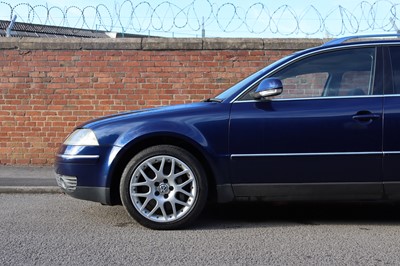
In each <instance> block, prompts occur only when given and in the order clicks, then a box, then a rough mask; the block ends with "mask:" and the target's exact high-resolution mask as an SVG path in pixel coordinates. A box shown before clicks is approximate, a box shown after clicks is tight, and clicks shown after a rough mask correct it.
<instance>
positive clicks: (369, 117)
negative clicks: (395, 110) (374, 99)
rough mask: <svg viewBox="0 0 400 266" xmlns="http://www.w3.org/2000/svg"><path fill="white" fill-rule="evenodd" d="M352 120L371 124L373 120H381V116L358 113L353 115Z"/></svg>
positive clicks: (364, 112) (366, 112)
mask: <svg viewBox="0 0 400 266" xmlns="http://www.w3.org/2000/svg"><path fill="white" fill-rule="evenodd" d="M352 118H353V119H354V120H357V121H359V122H363V123H366V122H372V121H373V120H377V119H379V118H381V115H379V114H373V113H371V112H370V111H359V112H357V114H355V115H353V117H352Z"/></svg>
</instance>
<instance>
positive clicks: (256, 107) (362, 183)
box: [55, 40, 400, 205]
mask: <svg viewBox="0 0 400 266" xmlns="http://www.w3.org/2000/svg"><path fill="white" fill-rule="evenodd" d="M342 42H343V40H341V41H336V42H331V43H328V44H326V45H324V46H321V47H316V48H312V49H308V50H305V51H301V52H298V53H296V54H293V55H290V56H288V57H287V58H284V59H282V60H280V61H278V62H276V63H274V64H272V65H270V66H268V67H266V68H264V69H262V70H260V71H259V72H257V73H255V74H253V75H252V76H250V77H248V78H247V79H245V80H243V81H241V82H239V83H238V84H236V85H234V86H233V87H232V88H230V89H228V90H227V91H225V92H223V93H222V94H220V95H219V96H216V99H209V100H206V101H204V102H199V103H193V104H186V105H177V106H170V107H160V108H153V109H148V110H140V111H134V112H128V113H122V114H117V115H113V116H109V117H104V118H100V119H96V120H93V121H89V122H87V123H85V124H83V125H81V126H79V127H78V128H83V129H90V130H91V131H92V132H94V135H95V137H96V138H97V140H98V145H91V146H90V145H89V146H85V145H66V144H63V145H62V146H61V148H60V151H59V153H58V155H57V159H56V164H55V171H56V173H57V175H58V176H59V178H58V181H59V183H60V186H62V187H63V188H64V191H65V192H66V193H68V194H70V195H71V196H73V197H77V198H81V199H86V200H92V201H97V202H101V203H103V204H109V205H113V204H119V203H120V182H121V175H122V173H123V171H124V169H125V167H126V165H127V164H128V162H129V160H130V159H131V158H132V157H133V156H135V154H137V153H139V152H140V151H142V150H144V149H146V148H148V147H152V146H156V145H174V146H177V147H180V148H182V149H184V150H186V151H188V152H189V153H190V154H193V155H194V156H195V157H196V158H197V159H198V161H199V162H200V163H201V165H202V168H203V169H204V171H205V173H206V175H207V179H208V189H209V197H212V198H214V199H215V200H217V201H218V202H228V201H233V200H235V199H245V200H259V199H263V200H272V201H273V200H385V199H390V200H398V199H399V195H400V193H399V192H400V190H399V188H400V177H399V176H398V172H399V170H400V166H399V165H398V160H399V158H400V147H399V146H400V142H399V141H398V140H397V138H398V136H399V133H400V104H399V103H400V99H399V97H400V96H399V94H398V93H397V83H396V79H397V76H398V73H397V70H396V69H395V68H396V67H395V66H396V64H397V63H395V62H394V61H395V56H396V54H397V52H396V51H397V50H399V49H398V48H397V47H400V42H398V41H382V40H379V41H376V40H375V41H360V42H357V43H342ZM399 54H400V53H399ZM352 56H353V57H354V59H352V58H351V57H352ZM341 57H343V58H348V59H349V61H348V62H345V63H343V60H342V59H341ZM307 60H309V62H308V61H307ZM364 61H365V62H364ZM325 62H326V63H325ZM296 64H298V65H299V66H297V65H296ZM319 64H320V65H321V66H320V65H319ZM336 64H337V65H338V66H339V67H336ZM318 68H321V69H322V70H323V71H322V72H323V73H322V74H321V73H320V72H319V71H318V70H317V69H318ZM347 68H348V69H347ZM296 71H298V72H296ZM354 73H358V74H357V75H356V76H357V77H355V74H354ZM369 73H370V74H369ZM399 74H400V73H399ZM310 75H312V76H313V77H312V80H313V81H312V82H314V81H315V80H318V79H321V81H317V82H316V83H315V86H316V87H318V86H321V90H319V91H318V93H319V94H318V95H317V96H315V95H314V96H310V95H306V96H305V97H298V96H296V97H293V98H292V97H291V96H289V97H288V98H285V97H283V98H279V97H277V98H273V97H271V98H267V99H265V98H263V99H253V98H251V95H252V94H251V93H250V92H251V91H255V90H256V88H257V85H259V84H261V83H260V81H262V80H263V79H265V78H271V77H278V78H279V80H281V79H282V80H283V81H286V83H285V82H284V86H283V90H284V91H285V86H286V87H287V88H289V87H290V86H291V85H292V84H294V83H295V86H297V87H298V88H300V87H301V86H303V87H304V84H306V85H305V86H308V85H307V84H308V81H307V79H308V78H309V77H310ZM297 77H301V79H304V82H303V83H302V82H301V81H299V82H298V81H296V78H297ZM322 79H323V81H322ZM346 79H348V80H346ZM351 79H353V81H352V80H351ZM340 82H341V85H340V86H339V85H338V84H339V83H340ZM321 84H322V85H321ZM349 84H350V85H349ZM354 84H358V85H357V86H355V85H354ZM399 85H400V84H399ZM313 86H314V85H313ZM363 86H364V87H363ZM322 87H323V88H322ZM261 89H262V88H261ZM268 89H270V88H268ZM399 89H400V88H399ZM288 90H289V89H288ZM301 91H302V93H303V91H306V92H305V93H308V92H307V88H306V89H304V90H303V89H302V90H301ZM295 93H297V92H295ZM293 95H294V94H293ZM68 177H73V181H72V184H69V183H68V182H70V181H68V180H69V179H68ZM63 182H65V184H62V183H63ZM74 182H75V183H74ZM69 186H72V187H69Z"/></svg>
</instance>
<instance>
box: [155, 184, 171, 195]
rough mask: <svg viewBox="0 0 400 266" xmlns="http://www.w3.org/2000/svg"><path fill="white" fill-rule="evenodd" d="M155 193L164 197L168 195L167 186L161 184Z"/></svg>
mask: <svg viewBox="0 0 400 266" xmlns="http://www.w3.org/2000/svg"><path fill="white" fill-rule="evenodd" d="M157 191H158V192H160V194H162V195H165V194H168V193H169V185H168V184H165V183H161V184H160V185H159V186H158V187H157Z"/></svg>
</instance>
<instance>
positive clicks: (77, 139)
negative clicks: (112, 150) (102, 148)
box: [64, 128, 99, 146]
mask: <svg viewBox="0 0 400 266" xmlns="http://www.w3.org/2000/svg"><path fill="white" fill-rule="evenodd" d="M64 144H65V145H72V146H99V142H98V141H97V138H96V135H95V134H94V133H93V131H92V130H91V129H86V128H82V129H77V130H75V131H74V132H72V134H71V135H69V136H68V138H67V139H66V140H65V141H64Z"/></svg>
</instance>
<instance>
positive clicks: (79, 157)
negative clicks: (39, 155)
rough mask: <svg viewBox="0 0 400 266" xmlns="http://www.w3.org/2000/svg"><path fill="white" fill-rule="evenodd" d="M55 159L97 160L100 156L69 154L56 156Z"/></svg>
mask: <svg viewBox="0 0 400 266" xmlns="http://www.w3.org/2000/svg"><path fill="white" fill-rule="evenodd" d="M57 157H59V158H62V159H67V160H71V159H99V158H100V155H69V154H58V155H57Z"/></svg>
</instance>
